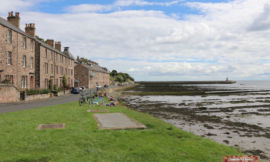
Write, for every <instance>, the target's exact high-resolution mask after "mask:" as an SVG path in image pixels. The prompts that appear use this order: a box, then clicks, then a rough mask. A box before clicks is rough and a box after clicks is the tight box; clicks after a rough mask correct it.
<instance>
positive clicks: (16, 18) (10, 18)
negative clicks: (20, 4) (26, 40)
mask: <svg viewBox="0 0 270 162" xmlns="http://www.w3.org/2000/svg"><path fill="white" fill-rule="evenodd" d="M7 20H8V22H9V23H11V24H12V25H14V26H16V27H17V28H19V29H20V13H19V12H15V16H13V11H11V12H9V13H8V17H7Z"/></svg>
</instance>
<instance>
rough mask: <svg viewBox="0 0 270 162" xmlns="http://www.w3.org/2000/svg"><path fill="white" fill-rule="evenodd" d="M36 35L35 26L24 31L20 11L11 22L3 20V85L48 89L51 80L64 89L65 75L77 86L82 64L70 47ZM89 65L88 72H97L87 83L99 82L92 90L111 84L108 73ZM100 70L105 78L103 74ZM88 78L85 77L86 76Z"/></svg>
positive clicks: (0, 39) (0, 44)
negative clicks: (62, 46) (7, 82)
mask: <svg viewBox="0 0 270 162" xmlns="http://www.w3.org/2000/svg"><path fill="white" fill-rule="evenodd" d="M35 33H36V28H35V24H34V23H30V24H26V26H25V31H22V30H21V29H20V14H19V13H18V12H16V13H15V15H13V12H10V13H9V15H8V17H7V20H5V19H3V18H1V17H0V83H1V82H2V81H3V80H4V79H9V80H10V81H11V84H13V85H14V86H15V87H17V88H22V89H34V88H48V86H49V80H50V79H52V84H57V86H58V87H60V86H62V79H63V75H64V74H65V75H66V78H67V84H69V85H70V86H74V81H75V79H76V77H75V78H74V75H76V74H77V71H80V69H81V65H80V62H78V61H77V60H75V58H74V57H73V55H72V54H71V53H70V51H69V47H64V51H63V52H62V51H61V42H54V40H53V39H48V40H47V43H44V42H43V41H40V40H39V39H37V38H36V35H35ZM87 66H90V68H88V70H90V69H91V70H90V71H91V73H97V75H95V76H91V77H90V76H88V73H86V75H87V76H88V77H87V80H89V79H93V80H95V81H96V82H95V84H94V82H93V86H91V87H95V86H96V84H100V85H102V86H103V85H104V84H109V73H108V71H105V70H104V68H101V67H99V66H93V68H91V65H87ZM76 68H78V70H76ZM75 71H76V72H75ZM100 71H102V72H101V73H102V75H100V74H99V72H100ZM74 73H75V74H74ZM80 73H81V72H80ZM86 75H85V76H83V74H82V76H83V77H86ZM78 77H79V76H78ZM83 77H81V78H83ZM81 78H80V77H79V79H78V80H79V82H80V85H81V86H86V87H88V88H89V87H90V86H88V84H86V81H84V80H82V79H81ZM101 78H102V79H101ZM105 78H106V80H105ZM101 82H102V83H101Z"/></svg>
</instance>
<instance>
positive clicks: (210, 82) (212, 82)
mask: <svg viewBox="0 0 270 162" xmlns="http://www.w3.org/2000/svg"><path fill="white" fill-rule="evenodd" d="M135 83H140V84H234V83H236V81H230V80H229V81H140V82H135Z"/></svg>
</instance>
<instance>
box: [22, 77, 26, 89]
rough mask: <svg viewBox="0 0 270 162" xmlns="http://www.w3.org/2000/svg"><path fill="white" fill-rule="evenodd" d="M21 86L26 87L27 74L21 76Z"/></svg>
mask: <svg viewBox="0 0 270 162" xmlns="http://www.w3.org/2000/svg"><path fill="white" fill-rule="evenodd" d="M22 88H27V76H22Z"/></svg>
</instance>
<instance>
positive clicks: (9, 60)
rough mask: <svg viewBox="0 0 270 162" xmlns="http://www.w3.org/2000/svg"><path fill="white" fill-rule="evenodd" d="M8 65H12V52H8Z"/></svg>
mask: <svg viewBox="0 0 270 162" xmlns="http://www.w3.org/2000/svg"><path fill="white" fill-rule="evenodd" d="M7 64H8V65H10V64H11V52H7Z"/></svg>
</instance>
